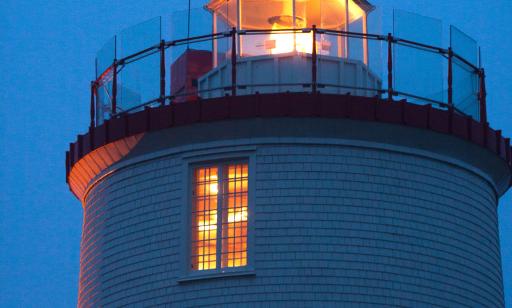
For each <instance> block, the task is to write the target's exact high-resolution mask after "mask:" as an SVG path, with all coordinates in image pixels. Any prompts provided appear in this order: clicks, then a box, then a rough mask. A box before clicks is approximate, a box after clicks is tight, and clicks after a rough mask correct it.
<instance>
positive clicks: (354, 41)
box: [65, 0, 512, 307]
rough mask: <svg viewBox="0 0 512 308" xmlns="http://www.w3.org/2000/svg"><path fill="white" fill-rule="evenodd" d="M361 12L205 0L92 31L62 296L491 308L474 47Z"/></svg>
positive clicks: (498, 293) (502, 150)
mask: <svg viewBox="0 0 512 308" xmlns="http://www.w3.org/2000/svg"><path fill="white" fill-rule="evenodd" d="M375 9H376V8H375V6H374V5H372V4H371V3H370V2H368V1H366V0H257V1H256V0H237V1H234V0H229V1H228V0H212V1H209V2H208V3H206V5H205V6H204V8H202V9H201V14H200V16H202V18H205V19H204V20H201V19H200V18H199V17H197V18H194V16H193V14H190V13H189V16H191V18H189V19H188V20H189V25H188V30H189V31H186V33H187V34H186V35H182V36H177V35H171V37H163V36H162V31H161V30H162V29H163V28H165V27H164V23H163V22H162V18H154V19H151V20H148V21H146V22H143V23H141V24H139V25H136V26H134V27H132V28H129V29H126V30H124V31H123V32H121V33H119V34H118V35H116V36H114V37H113V38H112V40H110V41H109V42H107V43H106V44H105V46H104V47H103V48H102V49H101V50H100V52H99V53H98V57H97V59H96V71H97V72H96V76H95V79H94V80H93V81H92V82H91V85H90V90H91V95H90V125H89V127H88V128H86V132H85V133H83V134H79V135H78V136H77V139H76V140H74V141H73V142H72V143H70V145H69V149H68V150H67V152H66V162H65V163H66V181H67V183H68V185H69V188H70V190H71V192H72V193H73V194H74V195H75V196H76V197H77V199H78V200H79V201H80V203H81V204H82V207H83V213H84V218H83V232H82V241H81V254H80V279H79V294H78V306H79V307H119V306H143V307H146V306H170V307H196V306H212V307H224V306H231V307H245V306H255V307H260V306H264V307H266V306H273V307H274V306H275V307H303V306H305V307H329V306H332V307H353V306H354V307H363V306H364V307H378V306H386V307H389V306H405V307H416V306H443V307H484V306H485V307H504V296H503V292H504V290H503V276H502V270H501V256H500V244H499V231H498V217H497V207H498V203H499V199H500V197H501V196H502V195H503V194H504V193H505V192H506V191H507V190H508V189H509V187H510V185H511V182H512V181H511V179H512V172H511V171H512V155H511V151H512V150H511V147H510V139H509V138H507V137H506V136H503V135H502V133H501V131H500V130H499V129H495V128H493V127H492V126H491V125H490V124H489V123H488V120H487V115H486V114H487V112H486V111H487V108H492V102H487V98H486V84H485V77H486V76H485V70H484V68H482V67H481V65H480V63H479V61H478V52H477V47H476V42H474V41H473V40H472V39H471V38H470V37H469V36H468V35H466V34H464V33H463V32H462V31H460V30H458V29H457V28H456V27H453V26H452V27H451V28H450V38H451V40H450V44H449V46H443V45H442V42H439V44H436V43H435V42H432V41H425V40H422V39H421V38H419V39H414V38H411V37H408V36H407V31H395V32H394V33H376V32H373V29H371V28H369V25H370V23H369V19H370V18H371V16H372V14H373V12H374V11H375ZM400 14H402V15H400ZM407 14H410V13H405V12H402V13H397V14H396V15H395V18H397V19H396V20H395V26H396V27H395V30H397V29H403V28H400V20H406V19H407V18H409V19H410V18H411V17H414V18H413V19H414V20H415V22H416V23H417V24H416V25H415V26H418V25H421V24H422V22H423V21H425V20H423V19H422V18H425V17H419V16H413V15H407ZM397 16H398V17H397ZM400 18H401V19H400ZM194 23H201V25H208V27H209V28H208V29H209V30H208V31H207V32H208V33H206V34H204V33H201V34H198V35H196V34H194V33H193V31H190V24H192V25H193V24H194ZM425 24H428V23H427V22H425ZM430 25H431V23H430ZM430 28H431V29H432V27H430ZM430 37H432V35H430ZM375 46H379V47H380V48H378V49H376V48H373V47H375ZM418 50H419V51H421V52H418ZM373 52H375V53H377V54H376V55H375V54H372V53H373ZM375 56H378V57H375ZM375 58H380V59H382V63H375V61H373V59H375ZM428 61H430V62H428ZM418 63H419V64H418ZM425 63H430V64H432V63H434V64H435V65H425ZM380 64H382V65H380ZM411 72H412V73H411ZM427 75H428V76H430V77H429V78H431V79H429V80H427V79H422V76H427ZM435 76H440V77H439V80H440V82H439V83H437V79H436V78H437V77H435ZM437 85H439V87H440V88H439V89H437V88H436V87H437Z"/></svg>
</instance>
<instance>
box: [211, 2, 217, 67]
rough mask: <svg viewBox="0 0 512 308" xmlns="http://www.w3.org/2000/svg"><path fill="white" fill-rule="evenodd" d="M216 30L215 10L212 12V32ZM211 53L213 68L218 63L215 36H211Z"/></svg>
mask: <svg viewBox="0 0 512 308" xmlns="http://www.w3.org/2000/svg"><path fill="white" fill-rule="evenodd" d="M217 31H218V29H217V13H216V12H213V33H214V34H216V33H217ZM212 44H213V46H212V51H213V52H212V54H213V68H216V67H217V65H218V59H217V52H218V48H217V44H218V43H217V38H215V37H214V38H213V40H212Z"/></svg>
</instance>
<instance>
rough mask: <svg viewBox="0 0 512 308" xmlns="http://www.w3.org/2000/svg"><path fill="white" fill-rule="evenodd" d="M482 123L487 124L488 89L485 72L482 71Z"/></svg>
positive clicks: (480, 98) (480, 94)
mask: <svg viewBox="0 0 512 308" xmlns="http://www.w3.org/2000/svg"><path fill="white" fill-rule="evenodd" d="M479 76H480V91H479V92H480V93H479V100H480V123H487V89H486V87H485V70H484V69H483V68H481V69H480V73H479Z"/></svg>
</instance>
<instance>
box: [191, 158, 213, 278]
mask: <svg viewBox="0 0 512 308" xmlns="http://www.w3.org/2000/svg"><path fill="white" fill-rule="evenodd" d="M192 186H193V192H192V206H193V208H192V230H191V231H192V253H191V257H192V258H191V259H192V260H191V261H192V263H191V267H192V269H193V270H208V269H215V268H216V264H217V253H216V252H217V194H218V169H217V168H216V167H209V168H197V169H195V172H194V180H193V185H192Z"/></svg>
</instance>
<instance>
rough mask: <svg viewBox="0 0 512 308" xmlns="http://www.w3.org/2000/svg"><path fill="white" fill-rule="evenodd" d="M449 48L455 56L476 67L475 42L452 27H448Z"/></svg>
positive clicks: (476, 48)
mask: <svg viewBox="0 0 512 308" xmlns="http://www.w3.org/2000/svg"><path fill="white" fill-rule="evenodd" d="M450 46H451V47H452V50H453V52H455V53H456V54H457V55H459V56H461V57H462V58H464V59H465V60H466V61H468V62H469V63H471V64H473V65H474V66H478V45H477V43H476V41H475V40H474V39H473V38H471V37H470V36H468V35H467V34H465V33H464V32H462V31H460V30H459V29H457V27H454V26H450Z"/></svg>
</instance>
